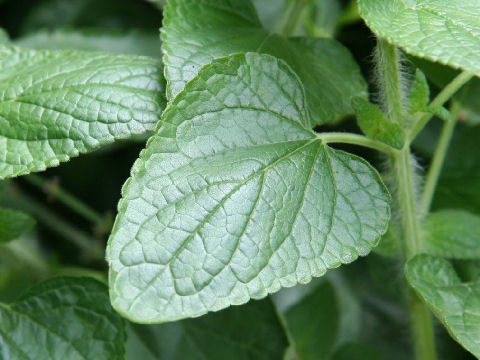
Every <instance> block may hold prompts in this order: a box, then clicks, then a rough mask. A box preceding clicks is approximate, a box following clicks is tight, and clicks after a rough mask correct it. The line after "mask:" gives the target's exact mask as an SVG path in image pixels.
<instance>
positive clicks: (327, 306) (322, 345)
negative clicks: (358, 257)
mask: <svg viewBox="0 0 480 360" xmlns="http://www.w3.org/2000/svg"><path fill="white" fill-rule="evenodd" d="M286 320H287V325H288V329H289V330H290V332H291V334H292V337H293V340H294V341H295V352H296V354H297V357H298V358H299V359H302V360H318V359H328V358H329V357H330V355H331V353H332V352H333V350H334V347H335V345H336V342H337V340H338V332H339V328H340V309H339V308H338V299H337V296H336V293H335V290H334V288H333V286H332V285H330V283H329V282H325V283H323V284H322V285H320V286H318V287H317V288H316V289H315V290H314V291H313V292H312V293H311V294H309V295H308V296H306V297H305V298H303V299H302V300H301V301H300V302H299V303H297V304H295V305H294V306H293V307H291V308H290V309H289V310H288V311H287V313H286Z"/></svg>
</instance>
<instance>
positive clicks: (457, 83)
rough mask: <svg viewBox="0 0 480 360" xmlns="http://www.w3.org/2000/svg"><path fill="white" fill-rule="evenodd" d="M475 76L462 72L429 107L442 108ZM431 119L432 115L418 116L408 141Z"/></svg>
mask: <svg viewBox="0 0 480 360" xmlns="http://www.w3.org/2000/svg"><path fill="white" fill-rule="evenodd" d="M474 76H475V74H473V73H471V72H469V71H464V72H462V73H460V74H459V75H458V76H457V77H456V78H455V79H453V80H452V81H451V82H450V83H449V84H448V85H447V86H446V87H445V88H444V89H443V90H442V91H440V93H438V95H437V96H436V97H435V99H433V100H432V102H431V103H430V106H442V105H443V104H445V103H446V102H447V101H448V100H449V99H450V98H451V97H452V96H453V95H454V94H455V93H456V92H457V91H458V90H459V89H460V88H461V87H462V86H463V85H465V84H466V83H467V82H468V81H469V80H470V79H472V78H473V77H474ZM432 117H433V115H432V114H424V115H419V116H418V117H417V118H416V119H415V122H414V125H413V127H412V130H411V131H410V136H409V137H410V139H411V140H412V141H413V140H414V139H415V138H416V137H417V135H418V134H419V133H420V131H422V129H423V128H424V127H425V125H426V124H427V123H428V122H429V121H430V119H431V118H432Z"/></svg>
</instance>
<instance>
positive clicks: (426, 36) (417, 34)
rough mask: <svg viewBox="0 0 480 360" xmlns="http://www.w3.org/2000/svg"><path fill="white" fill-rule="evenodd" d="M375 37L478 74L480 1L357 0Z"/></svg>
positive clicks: (410, 52) (413, 53) (362, 14)
mask: <svg viewBox="0 0 480 360" xmlns="http://www.w3.org/2000/svg"><path fill="white" fill-rule="evenodd" d="M358 6H359V11H360V15H361V16H362V17H363V18H364V19H365V22H366V23H367V25H368V26H369V27H370V28H371V29H372V31H373V32H375V33H376V34H377V35H378V36H381V37H384V38H386V39H387V40H388V41H389V42H391V43H392V44H395V45H397V46H399V47H401V48H402V49H404V50H405V51H406V52H407V53H409V54H412V55H415V56H419V57H423V58H426V59H429V60H433V61H438V62H440V63H443V64H446V65H449V66H452V67H454V68H461V69H464V70H468V71H472V72H474V73H476V74H477V75H480V50H479V49H480V0H468V1H465V0H358Z"/></svg>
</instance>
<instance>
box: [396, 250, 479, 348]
mask: <svg viewBox="0 0 480 360" xmlns="http://www.w3.org/2000/svg"><path fill="white" fill-rule="evenodd" d="M405 273H406V276H407V279H408V281H409V283H410V284H411V285H412V286H413V288H414V289H415V290H416V291H417V292H418V294H419V295H420V296H421V297H422V298H423V299H424V300H425V301H426V303H427V304H428V305H429V306H430V308H431V309H432V310H433V312H434V313H435V315H436V316H437V317H438V318H439V319H440V320H441V321H442V323H443V324H444V325H445V327H446V328H447V330H448V332H449V333H450V334H451V335H452V337H453V338H454V339H455V340H456V341H458V342H459V343H460V344H461V345H462V346H463V347H465V349H467V350H468V351H470V352H471V353H472V354H474V355H475V356H476V357H480V281H475V282H470V283H462V282H461V281H460V278H459V277H458V275H457V274H456V272H455V270H454V269H453V267H452V265H450V263H449V262H448V261H446V260H443V259H440V258H436V257H434V256H431V255H425V254H422V255H417V256H415V257H413V258H412V259H410V260H409V261H408V262H407V265H406V269H405Z"/></svg>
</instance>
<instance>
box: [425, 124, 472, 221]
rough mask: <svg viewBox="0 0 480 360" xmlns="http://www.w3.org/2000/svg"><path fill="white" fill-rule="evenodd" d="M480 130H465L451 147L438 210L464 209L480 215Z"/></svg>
mask: <svg viewBox="0 0 480 360" xmlns="http://www.w3.org/2000/svg"><path fill="white" fill-rule="evenodd" d="M478 139H480V127H478V126H474V127H470V126H469V127H463V128H461V129H460V131H458V132H457V133H456V134H455V135H454V138H453V140H452V143H451V145H450V147H449V150H448V153H447V157H446V160H445V166H444V168H443V171H442V173H441V176H440V180H439V184H438V187H437V191H436V193H435V198H434V207H435V208H462V209H464V210H467V211H470V212H472V213H475V214H477V215H480V192H479V191H478V189H479V187H480V149H479V147H478Z"/></svg>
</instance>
